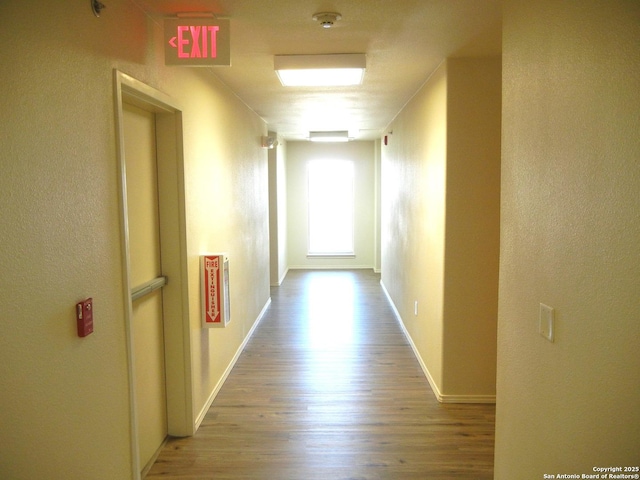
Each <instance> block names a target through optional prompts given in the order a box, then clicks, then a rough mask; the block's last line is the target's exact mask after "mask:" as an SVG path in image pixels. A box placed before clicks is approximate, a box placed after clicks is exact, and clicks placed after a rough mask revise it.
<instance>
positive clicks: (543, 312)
mask: <svg viewBox="0 0 640 480" xmlns="http://www.w3.org/2000/svg"><path fill="white" fill-rule="evenodd" d="M554 321H555V310H554V309H553V308H551V307H550V306H548V305H545V304H544V303H541V304H540V324H539V327H538V331H539V332H540V335H542V336H543V337H544V338H546V339H547V340H549V341H550V342H553V336H554V335H553V334H554Z"/></svg>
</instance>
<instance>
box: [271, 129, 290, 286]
mask: <svg viewBox="0 0 640 480" xmlns="http://www.w3.org/2000/svg"><path fill="white" fill-rule="evenodd" d="M274 135H275V134H274ZM286 158H287V143H286V142H285V141H284V140H282V139H280V141H279V144H278V146H277V147H276V148H274V149H271V150H269V242H270V245H271V248H270V261H271V285H280V283H282V280H284V277H285V275H286V274H287V269H288V264H287V250H288V249H287V171H286Z"/></svg>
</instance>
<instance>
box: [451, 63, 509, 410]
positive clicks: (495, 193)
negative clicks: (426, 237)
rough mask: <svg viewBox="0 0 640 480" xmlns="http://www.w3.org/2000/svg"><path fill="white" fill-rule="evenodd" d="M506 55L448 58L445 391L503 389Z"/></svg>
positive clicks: (488, 392) (463, 392) (492, 392)
mask: <svg viewBox="0 0 640 480" xmlns="http://www.w3.org/2000/svg"><path fill="white" fill-rule="evenodd" d="M501 62H502V60H501V58H500V57H494V58H453V59H449V60H448V61H447V72H448V75H447V186H446V198H447V206H446V209H447V212H446V215H447V216H446V227H445V229H446V233H445V237H446V239H445V282H444V314H443V317H444V322H445V329H444V338H443V344H444V351H443V384H442V392H443V393H444V394H446V395H476V396H481V395H486V396H489V397H490V396H494V395H495V393H496V386H495V383H496V341H497V340H496V335H497V333H496V330H497V318H498V260H499V251H500V133H501V131H500V118H501V96H502V90H501V75H502V70H501Z"/></svg>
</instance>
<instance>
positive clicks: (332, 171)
mask: <svg viewBox="0 0 640 480" xmlns="http://www.w3.org/2000/svg"><path fill="white" fill-rule="evenodd" d="M309 254H310V255H353V162H351V161H349V160H314V161H311V162H309Z"/></svg>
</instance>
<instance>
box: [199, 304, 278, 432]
mask: <svg viewBox="0 0 640 480" xmlns="http://www.w3.org/2000/svg"><path fill="white" fill-rule="evenodd" d="M269 305H271V297H269V300H267V303H265V305H264V307H262V311H261V312H260V314H259V315H258V318H257V319H256V321H255V322H253V326H252V327H251V330H249V333H247V335H246V337H244V340H243V341H242V344H241V345H240V347H238V350H236V353H235V355H234V356H233V358H232V359H231V362H229V365H227V368H226V369H225V371H224V373H223V374H222V377H221V378H220V380H219V381H218V383H217V384H216V386H215V387H214V389H213V391H212V392H211V395H209V398H208V399H207V401H206V402H205V404H204V407H202V409H201V410H200V413H199V414H198V416H197V417H196V422H195V430H196V431H197V430H198V428H200V425H201V424H202V421H203V420H204V417H205V416H206V415H207V412H208V411H209V408H211V404H212V403H213V401H214V400H215V398H216V396H217V395H218V392H220V389H221V388H222V386H223V385H224V382H225V381H226V380H227V377H228V376H229V374H230V373H231V370H233V367H234V366H235V364H236V362H237V361H238V358H240V354H241V353H242V351H243V350H244V347H246V345H247V343H248V342H249V339H250V338H251V336H252V335H253V332H254V331H255V330H256V328H257V327H258V324H259V323H260V321H261V320H262V318H263V317H264V314H265V313H266V311H267V308H269Z"/></svg>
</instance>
